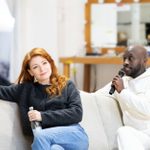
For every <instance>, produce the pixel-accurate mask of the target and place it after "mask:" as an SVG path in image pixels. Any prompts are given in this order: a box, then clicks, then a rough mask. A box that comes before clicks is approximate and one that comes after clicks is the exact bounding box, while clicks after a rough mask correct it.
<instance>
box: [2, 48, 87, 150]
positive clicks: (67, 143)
mask: <svg viewBox="0 0 150 150" xmlns="http://www.w3.org/2000/svg"><path fill="white" fill-rule="evenodd" d="M17 82H18V83H17V84H12V85H10V86H2V85H1V86H0V98H1V99H4V100H8V101H13V102H17V103H18V105H19V108H20V113H21V121H22V125H23V131H24V133H25V134H28V135H34V139H33V143H32V150H88V136H87V134H86V133H85V131H84V129H83V128H82V127H81V126H80V125H79V122H80V121H81V120H82V113H83V112H82V111H83V110H82V105H81V99H80V94H79V91H78V90H77V88H76V87H75V85H74V83H73V82H72V81H70V80H68V79H67V78H66V77H65V76H62V75H59V74H58V71H57V68H56V66H55V63H54V60H53V59H52V58H51V56H50V55H49V54H48V53H47V52H46V50H44V49H43V48H34V49H32V50H31V51H30V52H28V53H27V54H26V56H25V58H24V60H23V64H22V69H21V73H20V75H19V78H18V81H17ZM31 106H33V107H34V110H31V111H29V107H31ZM31 121H39V122H40V124H41V126H42V129H41V130H37V131H34V133H33V134H32V130H31V126H30V122H31Z"/></svg>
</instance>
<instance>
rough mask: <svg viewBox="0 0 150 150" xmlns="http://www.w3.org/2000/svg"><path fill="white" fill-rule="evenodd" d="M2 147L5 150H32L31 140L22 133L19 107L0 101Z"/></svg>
mask: <svg viewBox="0 0 150 150" xmlns="http://www.w3.org/2000/svg"><path fill="white" fill-rule="evenodd" d="M0 114H1V117H0V147H1V149H5V150H10V149H11V150H30V149H31V148H30V144H31V139H30V138H29V137H25V136H24V135H23V133H22V128H21V123H20V118H19V117H20V116H19V110H18V105H17V104H16V103H12V102H7V101H3V100H0Z"/></svg>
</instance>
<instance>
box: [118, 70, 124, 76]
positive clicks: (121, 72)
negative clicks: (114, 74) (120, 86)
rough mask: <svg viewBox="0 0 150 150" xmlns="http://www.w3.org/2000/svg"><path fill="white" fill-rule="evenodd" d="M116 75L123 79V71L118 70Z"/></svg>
mask: <svg viewBox="0 0 150 150" xmlns="http://www.w3.org/2000/svg"><path fill="white" fill-rule="evenodd" d="M118 75H119V76H120V77H123V76H124V75H125V72H124V71H123V69H121V70H119V72H118Z"/></svg>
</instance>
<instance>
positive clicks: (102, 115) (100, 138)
mask: <svg viewBox="0 0 150 150" xmlns="http://www.w3.org/2000/svg"><path fill="white" fill-rule="evenodd" d="M80 95H81V101H82V105H83V120H82V122H81V125H82V126H83V127H84V129H85V130H86V132H87V134H88V136H89V143H90V148H89V150H114V149H116V141H115V139H116V131H117V129H118V128H119V127H120V126H122V119H121V115H120V110H119V107H118V103H117V101H115V100H114V99H112V98H110V97H106V96H103V95H97V94H96V93H87V92H84V91H80Z"/></svg>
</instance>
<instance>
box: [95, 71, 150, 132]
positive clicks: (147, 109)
mask: <svg viewBox="0 0 150 150" xmlns="http://www.w3.org/2000/svg"><path fill="white" fill-rule="evenodd" d="M123 82H124V86H125V89H123V90H122V91H121V92H120V93H118V92H117V91H115V93H114V94H113V95H109V90H110V88H111V83H109V84H107V85H106V86H105V87H104V88H102V89H100V90H98V91H97V92H96V93H99V92H100V93H101V94H105V95H107V96H109V97H112V98H114V99H116V100H118V102H119V104H120V106H121V109H122V113H123V121H124V124H125V125H128V126H132V127H134V128H136V129H139V130H147V129H150V68H149V69H147V70H146V72H144V73H143V74H141V75H140V76H138V77H137V78H134V79H133V78H131V77H127V76H124V77H123ZM149 132H150V131H149Z"/></svg>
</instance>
